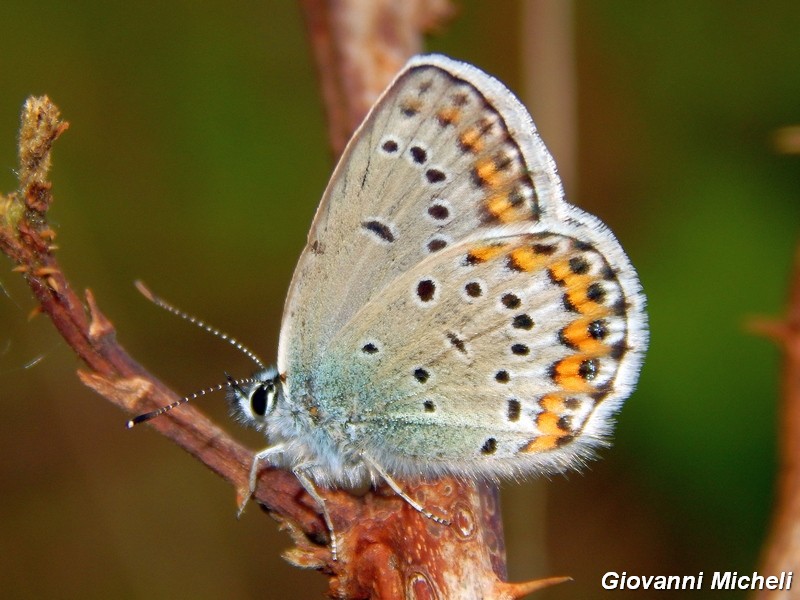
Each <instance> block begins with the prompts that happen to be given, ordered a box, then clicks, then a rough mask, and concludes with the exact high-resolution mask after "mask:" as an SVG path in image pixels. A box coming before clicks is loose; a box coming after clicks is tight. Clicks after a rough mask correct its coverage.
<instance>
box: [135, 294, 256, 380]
mask: <svg viewBox="0 0 800 600" xmlns="http://www.w3.org/2000/svg"><path fill="white" fill-rule="evenodd" d="M134 285H135V286H136V289H137V290H139V292H141V294H142V296H144V297H145V298H147V299H148V300H150V302H152V303H153V304H155V305H156V306H160V307H161V308H163V309H164V310H166V311H167V312H171V313H172V314H173V315H175V316H177V317H180V318H181V319H183V320H185V321H189V323H192V324H193V325H197V326H198V327H199V328H200V329H204V330H205V331H207V332H208V333H210V334H211V335H213V336H216V337H218V338H219V339H221V340H225V341H226V342H228V343H229V344H230V345H231V346H233V347H234V348H236V349H237V350H239V351H240V352H242V353H243V354H246V355H247V356H248V357H249V358H250V360H252V361H253V362H254V363H256V364H257V365H258V366H259V367H261V368H262V369H266V368H267V367H266V365H264V363H263V362H262V361H261V359H260V358H258V356H256V355H255V353H254V352H253V351H252V350H250V348H248V347H247V346H245V345H244V344H242V343H241V342H240V341H239V340H237V339H236V338H234V337H231V336H229V335H228V334H227V333H225V332H224V331H220V330H219V329H217V328H216V327H212V326H211V325H209V324H208V323H206V322H205V321H201V320H200V319H198V318H197V317H193V316H192V315H190V314H189V313H186V312H183V311H182V310H181V309H179V308H177V307H175V306H172V304H170V303H169V302H167V301H166V300H162V299H161V298H159V297H158V296H156V295H155V294H154V293H153V292H151V291H150V290H149V289H148V288H147V286H145V284H144V283H142V282H141V281H138V280H137V281H135V282H134ZM242 383H244V382H242Z"/></svg>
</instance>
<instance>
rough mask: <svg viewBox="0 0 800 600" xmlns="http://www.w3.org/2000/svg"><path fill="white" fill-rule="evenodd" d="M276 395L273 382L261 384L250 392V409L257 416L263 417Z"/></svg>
mask: <svg viewBox="0 0 800 600" xmlns="http://www.w3.org/2000/svg"><path fill="white" fill-rule="evenodd" d="M274 396H275V386H274V385H272V384H271V383H269V384H267V385H259V386H258V387H257V388H255V389H254V390H253V393H252V394H250V410H251V411H252V412H253V415H255V416H256V417H263V416H264V415H266V414H267V411H268V410H269V409H270V408H271V405H272V399H273V397H274Z"/></svg>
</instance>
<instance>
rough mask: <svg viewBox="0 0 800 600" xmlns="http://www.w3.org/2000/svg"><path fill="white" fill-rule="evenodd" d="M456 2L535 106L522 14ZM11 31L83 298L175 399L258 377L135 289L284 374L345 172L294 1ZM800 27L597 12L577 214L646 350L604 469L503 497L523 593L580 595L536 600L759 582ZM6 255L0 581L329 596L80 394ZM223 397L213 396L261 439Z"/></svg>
mask: <svg viewBox="0 0 800 600" xmlns="http://www.w3.org/2000/svg"><path fill="white" fill-rule="evenodd" d="M458 6H459V7H460V12H459V14H458V15H457V16H456V17H455V18H454V20H453V21H452V23H451V24H450V25H449V26H447V27H445V28H444V29H443V30H442V31H441V32H440V33H438V34H436V35H434V36H432V37H431V38H430V40H429V44H428V49H431V50H436V51H442V52H445V53H447V54H450V55H452V56H454V57H458V58H462V59H465V60H468V61H471V62H474V63H475V64H477V65H479V66H480V67H482V68H484V69H485V70H487V71H489V72H490V73H493V74H495V75H496V76H498V77H499V78H501V79H502V80H504V81H505V82H506V83H507V84H508V85H509V86H510V87H511V88H512V89H517V90H519V89H520V86H521V83H520V82H521V75H520V71H521V69H520V65H521V62H522V61H521V59H520V52H521V48H522V47H523V44H522V41H523V37H524V36H526V35H528V32H526V31H524V27H523V26H522V25H520V23H519V19H520V13H521V11H522V7H521V6H520V4H519V3H516V2H502V3H489V2H478V1H474V2H466V1H465V2H460V3H458ZM0 23H2V24H3V44H2V51H0V189H2V190H3V191H11V190H12V189H13V188H14V187H15V177H14V169H15V167H16V153H15V137H16V131H17V124H18V114H19V108H20V105H21V104H22V102H23V101H24V99H25V97H26V96H28V95H29V94H42V93H47V94H48V95H50V96H51V97H52V98H53V100H54V101H55V102H56V103H57V104H58V106H59V107H60V108H61V109H62V112H63V115H64V117H65V118H66V119H67V120H69V121H70V123H71V128H70V130H69V132H68V133H67V134H65V135H64V136H63V137H62V139H61V140H59V142H58V143H57V145H56V150H55V157H54V158H55V162H54V168H53V173H52V179H53V182H54V192H55V197H56V204H55V206H54V207H53V209H52V211H51V219H52V223H53V225H54V226H55V228H56V229H57V231H58V234H59V235H58V240H57V242H58V243H59V245H60V246H61V250H60V251H59V259H60V261H61V264H62V266H63V267H64V269H65V270H66V272H67V275H68V277H69V278H70V279H71V281H72V282H73V284H75V285H76V286H79V287H81V288H82V287H91V289H92V290H93V291H94V292H95V294H96V296H97V299H98V301H99V303H100V306H101V308H102V309H103V310H104V311H105V313H106V314H107V315H108V316H109V317H110V318H111V319H112V320H113V321H114V322H115V324H116V325H117V329H118V335H119V338H120V340H121V341H122V343H123V345H125V347H127V348H128V350H129V351H130V352H131V353H132V354H133V355H134V356H136V357H138V358H139V359H140V360H141V361H142V362H144V363H145V364H146V365H147V366H148V367H149V368H151V369H152V370H153V371H154V372H155V373H156V374H158V375H159V376H161V377H162V378H163V379H164V380H165V381H167V382H168V383H169V384H171V385H172V386H173V388H174V389H176V390H183V391H185V392H189V391H193V390H196V389H198V388H201V387H204V386H206V385H210V384H214V383H217V382H219V381H221V380H222V373H223V370H227V371H230V372H232V373H234V374H237V375H244V374H246V373H249V371H250V370H251V369H252V365H251V364H250V363H249V361H248V360H247V359H246V358H243V357H242V356H240V355H239V354H237V353H236V352H235V351H233V350H232V349H230V348H229V347H228V346H226V345H225V344H223V343H221V342H219V341H218V340H215V339H214V338H212V337H211V336H208V335H205V334H203V333H202V332H199V331H196V330H194V329H193V328H191V327H190V326H188V325H187V324H185V323H183V322H180V321H179V320H178V319H175V318H174V317H171V316H169V315H167V314H166V313H163V311H159V310H158V309H156V308H155V307H153V306H151V305H149V304H148V303H147V302H146V301H145V300H143V299H142V298H141V296H140V295H139V294H138V293H137V292H136V291H135V290H134V288H133V286H132V282H133V280H134V279H136V278H142V279H144V280H145V281H146V282H147V283H148V284H149V285H150V286H151V287H152V289H154V290H155V291H157V292H158V293H159V294H160V295H162V296H164V297H166V298H168V299H171V300H172V301H173V302H175V303H177V304H178V305H180V306H182V307H184V308H185V309H187V310H189V311H191V312H193V313H195V314H197V315H199V316H201V317H202V318H204V319H207V320H208V321H209V322H211V323H214V324H215V325H217V326H218V327H221V328H223V329H224V330H226V331H228V332H230V333H232V334H234V335H237V336H239V337H241V338H242V340H243V341H244V342H245V343H247V344H249V345H250V346H252V347H253V348H254V349H255V350H256V351H257V352H259V353H260V354H261V355H262V356H263V357H264V358H265V359H266V360H270V361H271V360H273V359H274V356H275V348H276V344H277V336H278V327H279V323H280V314H281V310H282V305H283V300H284V295H285V291H286V289H287V286H288V283H289V279H290V276H291V273H292V269H293V267H294V263H295V261H296V258H297V255H298V253H299V251H300V249H301V248H302V245H303V243H304V240H305V235H306V231H307V228H308V225H309V223H310V221H311V217H312V215H313V211H314V209H315V207H316V205H317V202H318V200H319V197H320V195H321V193H322V191H323V189H324V186H325V184H326V182H327V178H328V176H329V173H330V171H331V169H332V164H331V160H330V154H329V151H328V145H327V139H326V134H325V127H324V121H323V113H322V106H321V102H320V100H319V95H318V89H317V83H316V80H315V77H314V69H313V64H312V61H311V57H310V50H309V46H308V43H307V40H306V36H305V32H304V27H303V23H302V20H301V15H300V12H299V9H298V8H297V7H296V6H295V5H294V4H293V3H290V2H247V1H244V0H234V1H231V0H226V1H225V2H219V1H215V0H212V1H208V2H204V3H202V5H201V4H200V3H194V2H158V3H157V2H138V3H122V2H114V3H106V2H97V1H96V0H95V1H91V0H74V1H72V2H69V3H67V2H63V1H61V2H59V1H54V0H41V1H40V2H37V3H36V4H35V5H34V4H31V3H30V2H27V1H25V0H5V1H4V2H3V3H2V4H0ZM798 32H800V4H798V3H797V2H796V1H794V0H786V1H778V0H769V1H766V2H760V3H755V2H741V1H739V2H731V1H722V0H718V1H710V0H703V1H700V2H697V1H690V0H679V1H673V2H668V3H667V2H658V3H646V2H640V1H638V0H624V1H622V0H615V1H598V0H594V1H591V2H588V1H587V2H578V3H576V4H575V6H574V35H575V52H576V58H577V71H576V73H577V82H578V87H577V91H578V114H579V127H580V146H579V164H578V166H579V172H578V174H579V181H580V186H579V188H578V186H577V185H574V189H579V190H580V192H579V193H578V194H577V197H572V200H573V201H574V202H576V203H577V204H579V205H580V206H582V207H584V208H586V209H587V210H589V211H591V212H593V213H595V214H597V215H599V216H600V217H601V218H602V219H603V220H605V221H606V222H607V223H608V224H609V225H610V226H611V227H612V229H613V230H614V231H615V232H616V234H617V236H618V237H619V239H620V240H621V242H622V243H623V245H624V246H625V248H626V249H627V250H628V252H629V254H630V256H631V258H632V260H633V262H634V264H635V265H636V266H637V268H638V270H639V273H640V275H641V279H642V283H643V285H644V288H645V291H646V292H647V295H648V299H649V305H650V319H651V327H652V343H651V350H650V352H649V354H648V357H647V360H646V362H645V367H644V370H643V373H642V378H641V383H640V385H639V389H638V390H637V392H636V393H635V394H634V396H633V397H632V398H631V400H630V401H629V402H628V403H627V405H626V407H625V409H624V410H623V412H622V413H621V415H620V419H619V426H618V430H617V434H616V442H615V444H614V447H613V448H611V449H609V450H606V451H604V452H603V453H602V454H603V458H604V459H603V460H601V461H598V462H596V463H594V464H592V465H591V467H590V468H589V469H587V470H586V472H585V473H583V474H571V475H569V476H567V477H555V478H553V480H552V481H544V482H538V483H537V482H529V483H526V484H523V485H519V486H517V485H507V486H504V491H503V494H504V501H505V502H506V503H507V504H506V508H507V514H508V515H509V519H510V520H512V522H509V523H507V538H508V543H509V564H510V568H511V575H512V577H513V578H515V579H522V578H532V577H542V576H548V575H556V574H570V575H572V576H573V577H574V578H575V580H576V581H575V582H574V583H572V584H568V585H566V586H562V587H561V589H559V590H555V591H552V592H548V593H547V594H542V595H541V596H537V597H541V598H545V599H547V598H550V599H558V598H564V599H566V598H589V599H592V598H611V597H613V596H614V595H615V592H603V591H602V590H601V588H600V578H601V576H602V574H603V573H605V572H606V571H612V570H614V571H627V572H628V573H636V574H668V575H669V574H678V575H686V574H689V575H691V574H696V573H697V572H699V571H704V572H706V573H710V572H712V571H715V570H732V571H739V572H747V571H752V570H753V569H755V567H756V564H757V560H758V556H759V550H760V544H761V541H762V538H763V536H764V533H765V528H766V526H767V524H768V518H769V512H770V508H771V503H772V500H773V481H774V476H775V471H776V438H775V429H776V407H777V402H778V384H777V381H778V376H779V373H780V356H779V353H778V352H777V350H776V349H775V348H774V347H773V345H772V344H771V343H769V342H767V341H765V340H762V339H759V338H757V337H754V336H753V335H751V334H748V333H746V331H745V329H744V324H745V323H746V322H747V319H748V318H749V317H751V316H754V315H766V316H770V315H772V316H774V315H780V314H781V312H782V310H783V309H784V299H785V295H786V288H787V281H788V277H789V273H790V267H791V262H792V256H793V253H794V247H795V244H796V242H797V234H798V229H799V228H798V223H799V222H800V220H799V219H798V217H799V216H800V203H798V201H797V199H798V193H800V169H799V168H798V166H800V163H799V161H800V158H799V157H791V156H781V155H779V154H777V153H776V152H775V149H774V145H773V143H772V138H773V135H774V131H775V130H776V128H779V127H782V126H785V125H791V124H796V123H800V71H799V69H800V67H799V66H798V65H800V37H798ZM530 108H531V112H532V113H533V115H534V118H535V117H536V114H537V107H536V106H535V105H533V106H530ZM542 129H543V135H544V137H545V141H547V136H548V133H547V131H546V129H545V128H544V127H543V128H542ZM572 190H573V187H571V184H570V182H567V191H568V194H569V193H570V192H571V191H572ZM10 267H11V264H10V263H9V262H8V261H6V268H5V274H3V275H2V276H0V283H1V284H2V286H3V287H4V288H5V290H7V292H8V293H7V294H6V295H0V378H2V383H3V385H2V392H0V402H1V403H2V414H3V418H2V419H0V456H2V460H1V461H0V482H2V483H0V557H1V558H0V582H2V590H0V595H2V596H4V597H65V598H66V597H73V598H74V597H81V598H100V597H111V596H113V597H119V598H144V597H147V598H180V597H186V598H223V597H226V598H250V597H264V598H313V597H318V596H319V594H320V592H321V591H322V590H323V589H324V588H325V581H324V578H323V577H321V576H319V575H317V574H315V573H305V572H301V571H298V570H295V569H293V568H291V567H289V566H288V565H287V564H286V563H284V562H283V561H282V560H281V559H280V557H279V555H280V552H281V551H282V550H283V549H284V548H286V547H288V545H289V539H288V537H287V536H286V535H285V534H282V533H279V532H278V531H277V530H276V527H275V525H274V523H272V522H271V521H270V520H269V519H265V518H263V517H261V516H260V515H258V514H257V513H258V511H257V510H253V509H251V510H250V512H249V514H246V515H245V516H244V518H243V519H242V520H241V521H239V522H237V521H236V520H235V518H234V514H235V500H234V494H233V491H232V490H231V489H230V488H229V487H228V486H227V485H226V484H224V483H223V482H222V481H221V480H219V479H218V478H217V477H215V476H214V475H212V474H211V473H210V472H209V471H208V470H206V469H205V468H204V467H202V466H201V465H200V464H199V463H197V462H196V461H194V460H193V459H191V458H190V457H189V456H187V455H186V454H184V453H183V452H182V451H180V450H178V449H177V448H175V447H174V446H172V445H171V444H170V443H168V442H166V441H165V440H163V439H161V438H160V437H159V436H158V435H157V434H155V433H154V432H152V431H150V430H149V429H148V428H142V429H141V430H135V431H132V432H128V431H126V430H125V429H124V428H123V423H124V420H125V415H123V414H122V413H120V412H119V411H118V410H117V409H116V408H114V407H113V406H112V405H110V404H108V403H107V402H105V401H103V400H102V399H100V398H99V397H97V396H95V395H94V394H93V393H92V392H91V391H89V390H87V389H86V388H84V387H82V386H81V385H80V384H79V383H78V381H77V379H76V377H75V370H76V368H78V367H79V364H78V363H77V361H76V360H75V358H74V357H73V355H72V353H71V352H70V350H69V349H68V348H67V347H66V346H65V344H64V343H63V342H61V341H60V339H59V338H58V336H57V335H56V334H55V333H54V331H53V329H52V327H51V326H50V324H49V322H48V321H47V320H46V319H45V318H41V317H40V318H37V319H34V320H33V321H28V318H27V315H28V313H29V312H30V310H31V309H32V308H33V306H34V303H33V301H32V299H31V297H30V294H29V293H28V291H27V289H26V288H25V286H24V285H23V283H22V281H21V278H20V277H18V276H16V275H14V274H12V273H10V272H9V271H10ZM40 356H41V357H43V358H42V360H41V361H40V362H39V363H38V364H36V365H35V366H33V367H31V368H25V365H26V363H28V362H29V361H31V360H33V359H35V358H37V357H40ZM223 404H224V402H222V398H221V397H220V398H218V399H213V398H212V399H207V400H205V401H204V402H203V409H204V410H207V411H208V412H209V413H211V414H212V415H214V417H215V418H216V419H217V420H218V421H219V422H220V423H221V424H222V425H223V426H225V427H226V428H227V429H229V430H231V431H233V432H234V433H235V435H237V436H238V437H241V439H243V440H245V441H246V442H247V443H248V444H250V445H251V446H252V447H254V448H255V447H258V446H259V444H263V441H262V440H259V438H258V437H254V436H252V435H250V434H249V432H241V433H240V431H239V430H238V428H237V427H236V425H234V424H232V423H231V422H230V421H228V420H227V416H226V414H225V407H224V406H223ZM708 577H710V576H709V575H707V578H708ZM616 594H618V592H617V593H616ZM721 594H725V597H726V598H731V599H734V598H743V597H744V596H745V594H744V593H743V592H723V593H717V596H720V595H721ZM680 595H681V593H680V592H677V593H675V592H674V593H673V596H675V597H677V596H680ZM627 596H628V597H640V598H648V597H650V596H651V594H648V593H647V592H639V593H636V592H628V593H627ZM692 597H693V598H698V599H699V598H704V597H715V596H714V594H713V593H711V592H709V591H706V592H693V593H692Z"/></svg>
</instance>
